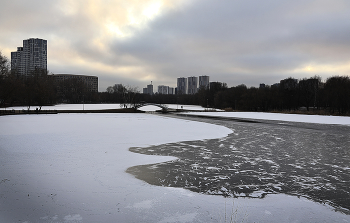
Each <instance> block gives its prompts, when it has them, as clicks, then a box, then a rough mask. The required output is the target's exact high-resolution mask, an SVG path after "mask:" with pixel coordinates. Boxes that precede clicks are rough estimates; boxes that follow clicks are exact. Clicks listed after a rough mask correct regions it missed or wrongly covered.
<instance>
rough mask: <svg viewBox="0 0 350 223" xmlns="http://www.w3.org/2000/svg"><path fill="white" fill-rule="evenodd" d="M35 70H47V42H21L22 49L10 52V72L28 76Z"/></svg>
mask: <svg viewBox="0 0 350 223" xmlns="http://www.w3.org/2000/svg"><path fill="white" fill-rule="evenodd" d="M35 69H44V70H47V40H44V39H38V38H36V39H34V38H30V39H27V40H23V47H17V51H16V52H11V70H15V71H16V72H17V74H19V75H29V74H30V73H31V72H32V71H34V70H35Z"/></svg>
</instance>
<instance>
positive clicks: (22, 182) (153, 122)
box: [0, 114, 350, 222]
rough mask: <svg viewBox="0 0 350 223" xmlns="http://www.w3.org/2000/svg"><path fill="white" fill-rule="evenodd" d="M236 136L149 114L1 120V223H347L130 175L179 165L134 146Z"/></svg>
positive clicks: (309, 210)
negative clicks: (152, 166)
mask: <svg viewBox="0 0 350 223" xmlns="http://www.w3.org/2000/svg"><path fill="white" fill-rule="evenodd" d="M231 132H232V131H231V130H229V129H227V128H225V127H222V126H217V125H212V124H206V123H200V122H193V121H186V120H181V119H174V118H168V117H162V116H155V115H151V114H56V115H15V116H0V222H230V218H231V217H232V218H233V219H234V220H235V221H237V222H242V221H243V222H244V219H247V217H249V221H255V222H350V217H349V215H344V214H342V213H340V212H335V211H333V210H332V208H331V207H328V206H325V205H322V204H318V203H314V202H312V201H309V200H307V199H305V198H297V197H294V196H288V195H268V196H267V197H266V198H264V199H243V198H242V199H232V198H224V197H221V196H210V195H203V194H199V193H194V192H190V191H188V190H185V189H180V188H170V187H159V186H152V185H149V184H147V183H145V182H143V181H141V180H138V179H136V178H134V177H133V176H132V175H130V174H127V173H126V172H125V170H126V169H127V168H128V167H131V166H135V165H142V164H149V163H157V162H164V161H167V160H170V159H175V158H174V157H161V156H146V155H141V154H136V153H132V152H130V151H128V148H130V147H145V146H149V145H158V144H164V143H170V142H178V141H188V140H202V139H210V138H221V137H225V136H226V135H228V134H230V133H231ZM169 171H170V170H169Z"/></svg>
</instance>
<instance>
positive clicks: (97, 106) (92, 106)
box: [0, 104, 205, 111]
mask: <svg viewBox="0 0 350 223" xmlns="http://www.w3.org/2000/svg"><path fill="white" fill-rule="evenodd" d="M166 106H168V107H169V108H172V109H185V110H198V111H203V110H205V108H203V107H201V106H198V105H181V104H178V105H177V104H166ZM36 108H39V107H38V106H31V107H30V110H35V109H36ZM120 108H121V106H120V104H58V105H54V106H42V108H41V109H42V110H102V109H120ZM12 109H14V110H27V109H28V107H26V106H16V107H8V108H0V110H12ZM159 109H160V108H159V107H157V106H153V105H148V106H144V107H142V108H140V110H142V111H156V110H159Z"/></svg>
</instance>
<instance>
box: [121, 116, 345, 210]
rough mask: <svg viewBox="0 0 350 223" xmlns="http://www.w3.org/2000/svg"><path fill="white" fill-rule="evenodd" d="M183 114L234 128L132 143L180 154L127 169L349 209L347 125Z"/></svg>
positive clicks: (191, 185) (212, 190) (238, 193)
mask: <svg viewBox="0 0 350 223" xmlns="http://www.w3.org/2000/svg"><path fill="white" fill-rule="evenodd" d="M182 118H184V117H182ZM186 119H189V120H194V121H202V122H208V123H212V124H217V125H223V126H226V127H227V128H230V129H232V130H233V133H232V134H230V135H228V136H227V137H225V138H221V139H210V140H200V141H186V142H179V143H168V144H163V145H158V146H150V147H147V148H130V151H132V152H135V153H141V154H148V155H161V156H175V157H178V159H176V160H173V161H170V162H165V163H157V164H151V165H142V166H134V167H130V168H128V169H127V172H128V173H131V174H133V175H134V176H135V177H136V178H138V179H141V180H143V181H146V182H147V183H149V184H152V185H158V186H167V187H181V188H185V189H188V190H191V191H194V192H199V193H203V194H211V195H222V196H225V197H227V196H231V197H251V198H264V197H265V196H266V195H267V194H278V193H284V194H288V195H295V196H302V197H307V198H309V199H312V200H314V201H316V202H320V203H327V204H329V205H332V206H333V207H335V208H336V209H338V210H340V211H342V212H344V213H347V214H350V126H340V125H322V124H309V123H293V122H284V121H257V122H255V121H252V122H241V121H237V120H228V119H223V120H221V119H205V118H198V117H186ZM169 128H171V126H169ZM193 131H195V129H194V130H193Z"/></svg>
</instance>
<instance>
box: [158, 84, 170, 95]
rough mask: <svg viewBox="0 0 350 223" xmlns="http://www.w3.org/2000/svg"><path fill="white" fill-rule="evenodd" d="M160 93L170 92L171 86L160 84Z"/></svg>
mask: <svg viewBox="0 0 350 223" xmlns="http://www.w3.org/2000/svg"><path fill="white" fill-rule="evenodd" d="M158 94H169V86H164V85H159V86H158Z"/></svg>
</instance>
